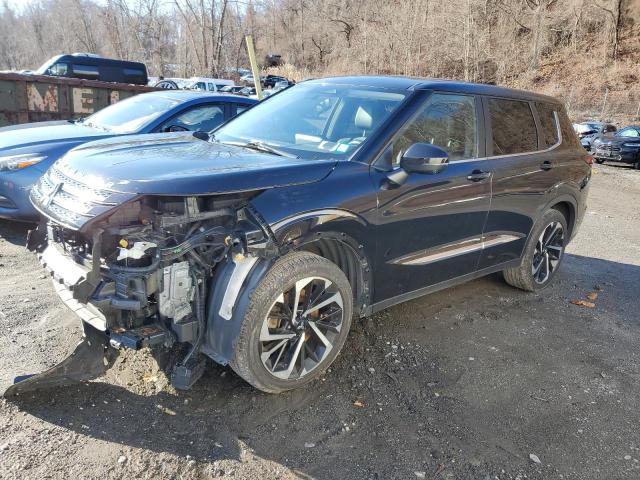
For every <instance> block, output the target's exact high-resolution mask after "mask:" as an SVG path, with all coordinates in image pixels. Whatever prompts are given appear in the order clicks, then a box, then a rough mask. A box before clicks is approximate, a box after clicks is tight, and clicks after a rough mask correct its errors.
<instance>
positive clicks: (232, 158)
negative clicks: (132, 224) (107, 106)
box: [55, 133, 336, 195]
mask: <svg viewBox="0 0 640 480" xmlns="http://www.w3.org/2000/svg"><path fill="white" fill-rule="evenodd" d="M335 163H336V162H335V160H299V159H292V158H287V157H280V156H277V155H273V154H269V153H262V152H256V151H252V150H249V149H245V148H242V147H235V146H230V145H224V144H219V143H214V142H207V141H203V140H199V139H197V138H195V137H194V136H193V135H192V134H190V133H188V134H185V133H178V134H166V133H164V134H152V135H136V136H129V137H126V138H122V137H120V138H111V139H108V140H101V141H97V142H91V143H87V144H84V145H81V146H79V147H77V148H75V149H73V150H71V151H70V152H69V153H67V155H65V156H64V157H63V158H61V159H60V160H58V161H57V162H56V164H55V168H57V169H58V170H60V171H61V172H62V173H63V174H64V175H65V176H67V177H69V178H71V179H73V180H75V181H80V182H83V183H90V186H92V187H98V188H102V189H106V190H110V191H113V192H119V193H127V194H161V195H201V194H209V193H230V192H239V191H248V190H260V189H265V188H270V187H278V186H285V185H294V184H303V183H310V182H315V181H319V180H321V179H323V178H324V177H325V176H327V175H328V174H329V173H330V172H331V170H332V169H333V166H334V165H335ZM88 179H90V180H88Z"/></svg>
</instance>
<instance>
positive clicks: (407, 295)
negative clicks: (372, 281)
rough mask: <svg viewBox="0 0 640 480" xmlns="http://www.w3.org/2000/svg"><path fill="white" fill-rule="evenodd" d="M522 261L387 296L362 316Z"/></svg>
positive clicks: (505, 263) (502, 264)
mask: <svg viewBox="0 0 640 480" xmlns="http://www.w3.org/2000/svg"><path fill="white" fill-rule="evenodd" d="M521 261H522V260H521V259H519V258H518V259H516V260H510V261H508V262H504V263H500V264H498V265H492V266H491V267H487V268H483V269H482V270H478V271H475V272H472V273H468V274H466V275H463V276H461V277H456V278H452V279H450V280H445V281H444V282H440V283H436V284H435V285H429V286H428V287H424V288H420V289H418V290H414V291H413V292H407V293H403V294H401V295H397V296H395V297H391V298H387V299H386V300H382V301H381V302H378V303H374V304H373V305H370V306H369V307H368V308H367V309H366V310H365V311H364V312H363V314H362V315H361V316H363V317H368V316H369V315H373V314H374V313H376V312H379V311H380V310H384V309H385V308H389V307H392V306H394V305H397V304H399V303H402V302H406V301H408V300H413V299H414V298H418V297H422V296H423V295H427V294H429V293H434V292H437V291H439V290H444V289H445V288H449V287H453V286H454V285H459V284H461V283H466V282H468V281H470V280H475V279H476V278H480V277H484V276H485V275H489V274H491V273H495V272H499V271H501V270H504V269H505V268H512V267H517V266H519V265H520V263H521Z"/></svg>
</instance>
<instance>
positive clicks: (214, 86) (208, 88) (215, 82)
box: [185, 77, 235, 92]
mask: <svg viewBox="0 0 640 480" xmlns="http://www.w3.org/2000/svg"><path fill="white" fill-rule="evenodd" d="M234 85H235V84H234V83H233V80H226V79H224V78H206V77H193V78H191V79H190V83H188V84H187V86H186V87H185V88H187V89H189V90H201V91H203V92H219V91H220V90H221V89H222V88H223V87H232V86H234Z"/></svg>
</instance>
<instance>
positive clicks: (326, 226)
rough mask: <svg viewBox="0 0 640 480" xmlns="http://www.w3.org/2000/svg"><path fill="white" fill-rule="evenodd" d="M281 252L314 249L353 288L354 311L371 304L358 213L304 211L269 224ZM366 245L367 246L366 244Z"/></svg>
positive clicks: (365, 226) (369, 270)
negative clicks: (341, 272)
mask: <svg viewBox="0 0 640 480" xmlns="http://www.w3.org/2000/svg"><path fill="white" fill-rule="evenodd" d="M272 229H273V230H274V234H275V237H276V239H277V241H278V243H279V245H280V250H281V253H282V254H285V253H288V252H291V251H306V252H310V253H314V254H316V255H319V256H321V257H323V258H326V259H327V260H329V261H330V262H332V263H334V264H336V265H337V266H338V268H340V269H341V270H342V271H343V273H344V274H345V276H346V277H347V280H349V283H350V284H351V287H352V289H353V299H354V311H357V312H359V313H360V315H364V314H365V311H366V310H367V309H368V308H369V305H370V304H371V298H372V293H373V274H372V264H371V260H370V256H371V254H370V253H368V251H367V250H369V252H371V251H372V250H373V246H372V245H368V243H367V242H366V240H364V239H365V238H366V232H367V231H370V230H369V229H368V223H367V222H366V221H365V220H364V219H363V218H362V217H360V216H358V215H356V214H354V213H352V212H349V211H347V210H340V209H330V210H327V209H323V210H318V211H315V212H307V213H305V214H303V215H299V216H296V217H294V218H291V219H289V220H284V221H280V222H277V223H276V224H274V225H272ZM367 247H369V248H367Z"/></svg>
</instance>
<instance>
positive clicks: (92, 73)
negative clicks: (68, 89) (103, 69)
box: [73, 65, 99, 78]
mask: <svg viewBox="0 0 640 480" xmlns="http://www.w3.org/2000/svg"><path fill="white" fill-rule="evenodd" d="M73 73H74V75H77V76H81V77H89V78H98V75H99V72H98V67H96V66H95V65H74V66H73Z"/></svg>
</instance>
